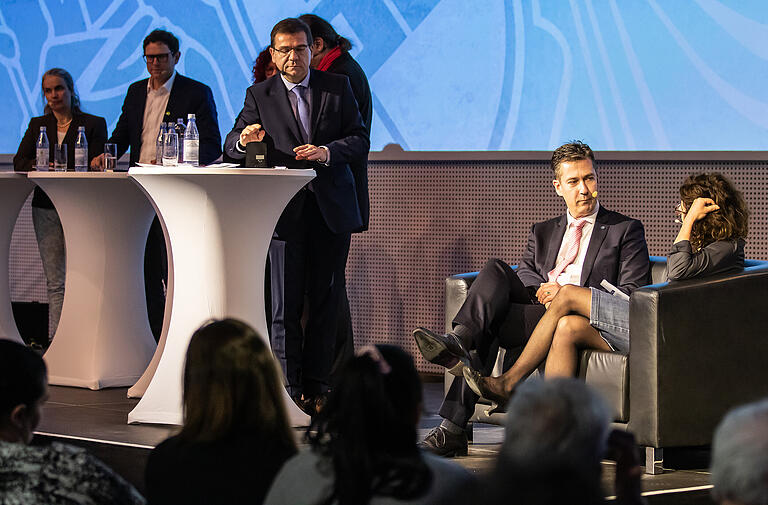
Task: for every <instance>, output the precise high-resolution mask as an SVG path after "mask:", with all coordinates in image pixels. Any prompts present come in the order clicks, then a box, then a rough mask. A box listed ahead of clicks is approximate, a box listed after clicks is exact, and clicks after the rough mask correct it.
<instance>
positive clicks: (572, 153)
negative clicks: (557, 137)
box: [550, 140, 595, 179]
mask: <svg viewBox="0 0 768 505" xmlns="http://www.w3.org/2000/svg"><path fill="white" fill-rule="evenodd" d="M579 160H590V161H591V162H592V166H594V165H595V154H594V153H593V152H592V149H591V148H590V147H589V146H588V145H587V144H585V143H584V142H582V141H580V140H572V141H570V142H568V143H567V144H563V145H561V146H560V147H558V148H557V149H555V150H554V152H553V153H552V160H551V161H550V166H551V167H552V170H553V171H554V172H555V179H560V165H561V164H562V163H564V162H567V161H579Z"/></svg>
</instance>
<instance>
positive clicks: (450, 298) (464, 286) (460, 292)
mask: <svg viewBox="0 0 768 505" xmlns="http://www.w3.org/2000/svg"><path fill="white" fill-rule="evenodd" d="M476 278H477V272H469V273H466V274H456V275H451V276H450V277H448V278H446V279H445V331H446V332H448V331H451V330H452V329H453V318H454V317H456V314H457V313H458V312H459V309H460V308H461V305H462V304H463V303H464V300H466V299H467V292H468V291H469V286H471V285H472V281H474V280H475V279H476Z"/></svg>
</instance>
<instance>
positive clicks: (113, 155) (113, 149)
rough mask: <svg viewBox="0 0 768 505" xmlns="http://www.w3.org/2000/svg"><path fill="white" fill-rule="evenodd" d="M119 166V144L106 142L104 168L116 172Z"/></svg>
mask: <svg viewBox="0 0 768 505" xmlns="http://www.w3.org/2000/svg"><path fill="white" fill-rule="evenodd" d="M116 168H117V144H104V170H105V171H107V172H114V171H115V169H116Z"/></svg>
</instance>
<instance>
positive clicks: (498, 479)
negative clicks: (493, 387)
mask: <svg viewBox="0 0 768 505" xmlns="http://www.w3.org/2000/svg"><path fill="white" fill-rule="evenodd" d="M609 422H610V416H609V413H608V410H607V408H606V406H605V404H604V403H603V401H602V399H601V398H600V397H599V396H598V394H597V393H595V392H594V391H593V390H591V389H590V388H589V387H588V386H587V385H586V384H584V383H583V382H582V381H579V380H576V379H566V378H562V379H551V380H547V381H544V380H529V381H526V382H524V383H522V384H521V385H520V386H518V387H517V388H516V389H515V394H514V395H513V396H512V399H511V400H510V402H509V404H508V407H507V419H506V436H505V440H504V443H503V445H502V448H501V452H500V454H499V459H498V463H497V468H496V469H495V471H494V476H493V479H492V482H493V484H492V486H491V488H492V489H493V491H492V494H493V495H494V496H498V497H499V498H501V497H503V496H515V497H516V498H518V501H519V502H520V503H532V504H550V503H551V504H554V503H571V504H591V503H602V491H601V488H600V477H601V471H602V470H601V466H600V461H601V459H602V457H603V455H604V453H605V447H606V440H607V436H608V427H609ZM553 483H557V484H556V485H553ZM509 493H512V494H509Z"/></svg>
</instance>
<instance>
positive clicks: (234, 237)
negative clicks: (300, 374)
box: [128, 167, 315, 426]
mask: <svg viewBox="0 0 768 505" xmlns="http://www.w3.org/2000/svg"><path fill="white" fill-rule="evenodd" d="M129 173H130V176H131V177H132V178H133V179H134V180H135V181H136V182H137V183H138V184H139V185H140V186H141V187H142V188H143V189H144V191H145V192H146V194H147V196H148V197H149V199H150V200H151V201H152V202H153V204H154V206H155V210H156V211H157V215H158V217H159V218H160V222H161V224H162V226H163V232H164V233H165V239H166V245H167V246H168V292H167V296H166V306H165V320H164V323H163V331H162V334H161V337H160V342H159V345H158V348H157V351H156V353H155V356H154V357H153V358H152V363H151V364H150V366H149V367H148V368H147V371H146V372H145V374H144V376H143V377H142V378H141V380H139V382H137V383H136V385H134V387H132V388H131V389H130V390H129V392H128V395H129V396H133V397H138V396H141V401H139V403H138V405H136V407H135V408H134V409H133V411H131V413H130V414H129V415H128V422H129V423H161V424H181V423H182V375H183V366H184V359H185V355H186V351H187V346H188V345H189V340H190V338H191V336H192V333H193V332H194V331H195V330H196V329H197V328H198V327H199V326H201V325H202V324H203V323H204V322H206V321H207V320H209V319H211V318H222V317H234V318H237V319H240V320H242V321H245V322H246V323H248V324H250V325H251V326H253V327H254V328H255V329H256V330H257V331H258V332H259V334H260V335H261V336H262V337H263V338H265V339H267V335H268V334H267V325H266V317H265V312H264V268H265V260H266V257H267V250H268V247H269V242H270V239H271V237H272V233H273V231H274V229H275V225H276V224H277V220H278V218H279V217H280V214H281V213H282V211H283V209H284V208H285V206H286V204H287V203H288V202H289V201H290V199H291V198H292V197H293V196H294V195H295V194H296V193H297V192H298V191H299V189H301V188H302V187H303V186H304V185H305V184H307V183H308V182H309V181H310V180H312V179H313V178H314V177H315V172H314V171H313V170H279V169H255V168H229V169H225V168H204V167H200V168H191V167H186V168H185V167H151V168H141V167H135V168H131V169H130V172H129ZM284 398H285V405H286V408H287V410H288V413H289V415H290V418H291V422H292V423H293V424H294V425H296V426H300V425H306V424H307V423H308V421H309V418H308V417H307V416H306V415H305V414H304V413H303V412H301V411H300V410H299V409H298V407H296V405H295V404H294V403H293V401H291V400H290V398H289V397H288V394H287V393H286V394H285V397H284Z"/></svg>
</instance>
